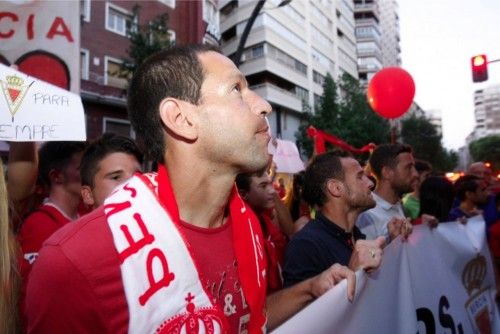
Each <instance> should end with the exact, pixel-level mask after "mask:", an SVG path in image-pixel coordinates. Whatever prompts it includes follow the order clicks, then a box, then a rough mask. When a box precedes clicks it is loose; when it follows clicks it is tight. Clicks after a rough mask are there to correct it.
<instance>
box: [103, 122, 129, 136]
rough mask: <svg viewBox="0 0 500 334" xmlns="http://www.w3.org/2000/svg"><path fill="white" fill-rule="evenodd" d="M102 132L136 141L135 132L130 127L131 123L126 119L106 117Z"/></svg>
mask: <svg viewBox="0 0 500 334" xmlns="http://www.w3.org/2000/svg"><path fill="white" fill-rule="evenodd" d="M102 132H103V133H104V132H110V133H114V134H117V135H120V136H125V137H129V138H132V139H135V132H134V130H133V129H132V126H131V125H130V121H128V120H126V119H120V118H110V117H104V118H103V119H102Z"/></svg>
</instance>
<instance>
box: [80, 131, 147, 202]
mask: <svg viewBox="0 0 500 334" xmlns="http://www.w3.org/2000/svg"><path fill="white" fill-rule="evenodd" d="M141 164H142V153H141V151H140V150H139V148H138V147H137V145H136V144H135V142H134V141H133V140H131V139H130V138H127V137H123V136H119V135H116V134H113V133H105V134H103V135H102V136H101V137H100V138H99V139H97V140H96V141H94V142H93V143H91V144H90V145H89V146H88V147H87V149H86V150H85V153H84V154H83V157H82V164H81V166H80V176H81V180H82V188H81V193H82V199H83V202H84V203H85V204H86V205H88V206H89V207H91V208H93V209H95V208H97V207H98V206H100V205H101V204H102V203H104V200H105V199H106V197H108V195H109V194H111V192H112V191H113V189H114V188H115V187H116V186H118V185H119V184H121V183H123V182H125V181H126V180H128V179H130V178H131V177H132V175H134V173H136V172H140V171H141Z"/></svg>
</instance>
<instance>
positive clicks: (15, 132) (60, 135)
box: [0, 64, 86, 141]
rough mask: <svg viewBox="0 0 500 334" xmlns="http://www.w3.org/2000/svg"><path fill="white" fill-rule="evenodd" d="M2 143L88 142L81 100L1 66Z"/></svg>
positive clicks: (69, 93)
mask: <svg viewBox="0 0 500 334" xmlns="http://www.w3.org/2000/svg"><path fill="white" fill-rule="evenodd" d="M0 140H7V141H59V140H76V141H84V140H86V131H85V116H84V111H83V105H82V100H81V98H80V96H79V95H76V94H73V93H71V92H69V91H67V90H64V89H61V88H59V87H56V86H54V85H51V84H49V83H46V82H43V81H41V80H38V79H36V78H33V77H30V76H28V75H25V74H24V73H21V72H19V71H16V70H14V69H12V68H10V67H7V66H4V65H1V64H0Z"/></svg>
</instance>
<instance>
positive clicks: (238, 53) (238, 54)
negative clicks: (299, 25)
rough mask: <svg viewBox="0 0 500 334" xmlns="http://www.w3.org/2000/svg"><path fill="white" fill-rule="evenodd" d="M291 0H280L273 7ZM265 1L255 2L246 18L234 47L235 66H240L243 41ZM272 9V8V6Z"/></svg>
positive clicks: (243, 47)
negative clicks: (236, 46)
mask: <svg viewBox="0 0 500 334" xmlns="http://www.w3.org/2000/svg"><path fill="white" fill-rule="evenodd" d="M291 1H292V0H282V1H281V2H280V3H279V4H278V6H276V7H275V8H279V7H283V6H286V5H288V4H289V3H290V2H291ZM265 3H266V0H259V1H257V3H256V4H255V7H254V9H253V11H252V14H251V15H250V17H249V18H248V21H247V24H246V25H245V29H244V30H243V33H242V34H241V38H240V42H239V44H238V48H237V49H236V53H235V54H234V57H233V62H234V64H235V65H236V67H240V64H241V55H242V54H243V50H244V49H245V43H246V42H247V39H248V35H249V34H250V30H251V29H252V26H253V24H254V22H255V19H256V18H257V16H259V13H260V11H261V9H262V7H264V4H265ZM273 9H274V8H273Z"/></svg>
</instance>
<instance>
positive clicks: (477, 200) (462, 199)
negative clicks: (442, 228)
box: [449, 175, 488, 220]
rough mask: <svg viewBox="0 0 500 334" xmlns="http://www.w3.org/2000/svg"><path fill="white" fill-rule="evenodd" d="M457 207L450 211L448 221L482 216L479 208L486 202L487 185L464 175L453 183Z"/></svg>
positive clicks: (475, 178) (475, 177)
mask: <svg viewBox="0 0 500 334" xmlns="http://www.w3.org/2000/svg"><path fill="white" fill-rule="evenodd" d="M455 193H456V196H457V199H458V201H459V205H458V206H457V207H454V208H452V209H451V211H450V215H449V220H456V219H459V218H470V217H474V216H476V215H481V214H483V211H482V210H481V206H482V205H484V204H486V203H487V202H488V185H487V184H486V182H485V181H484V180H483V179H480V178H479V177H477V176H474V175H464V176H462V177H461V178H459V179H458V180H457V181H456V182H455Z"/></svg>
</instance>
